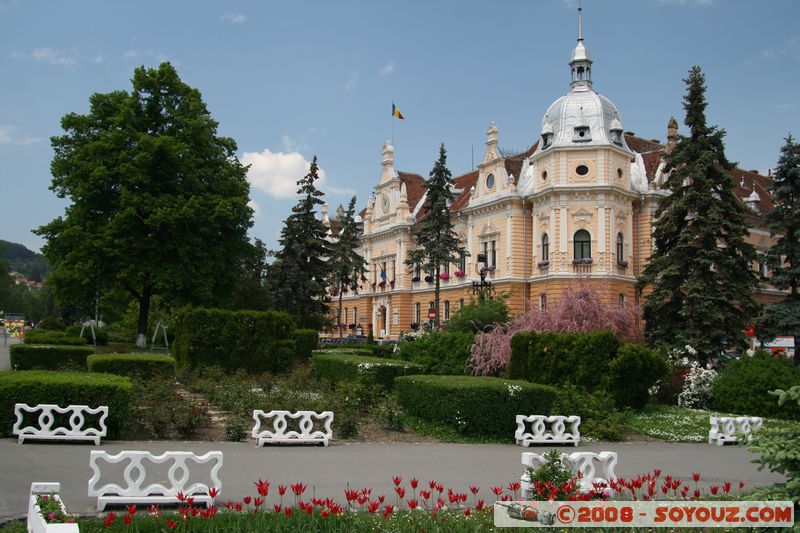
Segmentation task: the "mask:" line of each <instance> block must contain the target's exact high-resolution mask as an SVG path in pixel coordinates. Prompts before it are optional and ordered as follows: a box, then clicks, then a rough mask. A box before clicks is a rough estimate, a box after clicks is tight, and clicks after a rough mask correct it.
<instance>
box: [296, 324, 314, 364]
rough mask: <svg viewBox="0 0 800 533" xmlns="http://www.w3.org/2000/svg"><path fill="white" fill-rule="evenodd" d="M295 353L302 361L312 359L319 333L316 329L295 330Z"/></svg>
mask: <svg viewBox="0 0 800 533" xmlns="http://www.w3.org/2000/svg"><path fill="white" fill-rule="evenodd" d="M293 337H294V354H295V357H297V359H298V360H300V361H308V360H309V359H311V352H313V351H314V350H315V349H316V348H317V344H318V343H319V334H318V333H317V330H315V329H296V330H294V334H293Z"/></svg>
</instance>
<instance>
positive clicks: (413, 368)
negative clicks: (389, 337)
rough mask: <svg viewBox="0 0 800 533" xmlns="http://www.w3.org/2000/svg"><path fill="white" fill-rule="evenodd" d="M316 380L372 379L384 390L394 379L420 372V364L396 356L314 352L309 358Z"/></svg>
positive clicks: (334, 383)
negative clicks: (390, 357)
mask: <svg viewBox="0 0 800 533" xmlns="http://www.w3.org/2000/svg"><path fill="white" fill-rule="evenodd" d="M311 365H312V367H313V368H314V374H315V375H316V376H317V379H320V380H323V381H327V382H329V383H330V384H331V385H333V386H336V384H337V383H339V382H342V381H357V380H363V379H364V378H367V379H373V380H374V381H375V383H377V384H378V385H380V386H382V387H383V388H384V389H387V390H390V389H393V388H394V382H395V378H396V377H398V376H405V375H409V374H419V373H420V372H422V367H421V366H420V365H417V364H415V363H409V362H408V361H400V360H399V359H386V358H383V357H369V356H364V355H358V354H353V353H319V352H317V353H315V354H314V356H313V357H312V359H311Z"/></svg>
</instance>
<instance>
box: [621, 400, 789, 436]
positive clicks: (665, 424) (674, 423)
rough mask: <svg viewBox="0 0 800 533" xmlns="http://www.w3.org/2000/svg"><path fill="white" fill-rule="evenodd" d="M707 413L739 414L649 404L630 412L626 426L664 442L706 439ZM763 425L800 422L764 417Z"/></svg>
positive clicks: (783, 424) (771, 425)
mask: <svg viewBox="0 0 800 533" xmlns="http://www.w3.org/2000/svg"><path fill="white" fill-rule="evenodd" d="M710 416H741V415H733V414H730V413H718V412H715V411H704V410H701V409H688V408H686V407H678V406H675V405H663V404H649V405H647V407H645V408H644V410H643V411H641V412H634V413H631V415H630V417H629V419H628V420H627V424H628V426H629V427H630V428H631V429H632V430H633V431H635V432H636V433H638V434H639V435H642V436H645V437H651V438H654V439H659V440H663V441H667V442H706V441H707V440H708V431H709V429H710V427H711V426H710V424H709V422H708V419H709V417H710ZM764 425H765V426H770V427H778V428H789V427H792V426H795V427H797V426H798V425H800V422H792V421H788V420H777V419H773V418H766V419H764Z"/></svg>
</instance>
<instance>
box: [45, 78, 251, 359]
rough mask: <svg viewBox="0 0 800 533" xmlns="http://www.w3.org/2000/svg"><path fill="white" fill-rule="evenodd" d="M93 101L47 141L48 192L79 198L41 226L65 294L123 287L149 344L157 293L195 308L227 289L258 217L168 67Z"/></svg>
mask: <svg viewBox="0 0 800 533" xmlns="http://www.w3.org/2000/svg"><path fill="white" fill-rule="evenodd" d="M89 104H90V109H89V112H88V113H87V114H85V115H79V114H76V113H70V114H68V115H66V116H65V117H64V118H63V119H62V120H61V126H62V128H63V129H64V131H65V134H64V135H62V136H59V137H53V138H52V139H51V143H52V146H53V149H54V151H55V155H54V157H53V161H52V164H51V170H52V174H53V182H52V185H51V187H50V188H51V190H53V191H54V192H55V193H56V194H57V195H58V196H59V197H61V198H68V199H69V200H70V202H71V204H70V205H69V206H68V207H67V209H66V213H65V214H64V216H62V217H59V218H56V219H55V220H53V221H52V222H50V223H49V224H46V225H44V226H42V227H40V228H38V229H37V230H35V233H37V234H38V235H41V236H43V237H45V238H46V239H47V244H46V245H45V246H44V248H43V251H44V254H45V256H46V257H47V259H48V260H49V261H50V262H51V263H52V264H53V265H54V269H53V271H52V273H51V274H50V277H49V279H48V281H49V283H50V284H51V285H52V286H53V287H54V288H55V290H56V294H57V295H58V297H59V298H61V299H62V300H68V301H69V300H71V301H77V300H83V301H87V300H88V301H92V300H93V299H94V298H95V296H96V294H97V292H98V291H100V292H102V291H105V290H116V289H124V290H126V291H127V292H128V293H130V295H131V296H132V297H133V298H134V299H135V300H136V301H137V303H138V305H139V317H138V335H137V344H139V345H143V344H144V341H145V335H146V333H147V323H148V315H149V312H150V301H151V298H152V297H153V296H154V295H157V294H160V295H163V297H164V298H166V299H168V300H170V301H173V302H175V303H196V304H214V303H216V302H219V301H221V300H222V299H224V297H225V296H228V295H229V293H230V290H231V288H232V285H233V284H234V283H235V281H236V279H237V276H238V270H237V269H238V266H239V265H240V264H241V258H242V256H243V254H245V253H246V251H247V249H248V246H249V245H248V242H247V235H246V233H247V229H248V228H249V227H250V226H251V225H252V210H251V209H250V208H249V207H248V206H247V202H248V193H249V186H248V183H247V180H246V179H245V173H246V168H245V167H244V166H242V165H241V164H240V163H239V161H238V159H237V158H236V155H235V151H236V143H235V142H234V140H233V139H231V138H228V137H220V136H218V135H217V122H216V121H215V120H214V119H213V118H212V117H211V114H210V113H209V111H208V109H207V108H206V105H205V103H204V102H203V100H202V98H201V96H200V92H199V91H198V90H197V89H194V88H192V87H190V86H189V85H187V84H185V83H183V82H182V81H181V79H180V78H179V76H178V73H177V72H176V71H175V69H174V68H173V67H172V65H170V64H169V63H162V64H161V65H160V66H159V67H158V68H145V67H141V68H137V69H136V71H135V72H134V75H133V79H132V90H131V91H130V92H128V91H122V90H120V91H115V92H111V93H108V94H100V93H96V94H94V95H92V96H91V97H90V98H89Z"/></svg>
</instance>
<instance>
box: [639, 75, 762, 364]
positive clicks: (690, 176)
mask: <svg viewBox="0 0 800 533" xmlns="http://www.w3.org/2000/svg"><path fill="white" fill-rule="evenodd" d="M684 82H685V83H686V87H687V90H686V96H685V98H684V104H683V107H684V109H685V110H686V118H685V121H684V123H685V124H686V126H688V127H689V132H690V133H689V136H688V137H687V136H681V137H680V139H679V141H678V144H677V146H676V147H675V149H674V150H673V151H672V153H670V154H669V156H667V161H666V172H667V173H668V177H667V179H666V182H665V184H664V185H663V187H664V188H665V189H667V190H668V192H669V195H667V196H665V197H664V198H663V199H662V201H661V204H660V206H659V208H658V212H657V213H656V220H655V224H654V238H655V250H654V251H653V255H652V257H651V259H650V263H649V264H648V265H647V266H646V267H645V269H644V272H643V273H642V275H641V277H640V279H639V289H640V290H642V289H644V288H645V287H650V288H651V289H652V292H651V293H650V294H649V295H648V296H647V298H646V300H645V302H644V305H643V306H642V308H643V312H644V313H643V315H644V318H645V320H646V325H645V336H646V337H647V339H648V341H649V342H650V343H652V344H656V345H665V346H685V345H687V344H689V345H691V346H693V347H694V348H696V349H697V350H698V352H699V353H700V354H701V355H702V356H703V357H707V356H709V355H712V354H716V353H719V352H720V351H721V350H723V349H724V347H725V345H726V343H727V345H728V346H729V347H733V346H740V345H743V341H744V335H743V330H744V327H745V326H746V325H747V324H750V323H752V322H751V320H752V318H753V317H755V316H756V315H757V313H758V305H757V304H756V303H755V301H754V300H753V292H754V290H755V289H756V287H757V286H758V279H757V277H756V274H755V273H754V272H753V270H752V269H751V266H750V265H751V264H752V263H753V262H754V261H755V260H756V253H755V249H754V248H753V246H751V245H750V244H748V243H747V242H745V237H746V236H747V235H748V232H749V230H748V227H747V225H746V223H745V218H744V215H745V211H744V207H743V206H742V205H741V204H740V202H739V200H738V199H737V198H736V197H735V195H734V192H733V181H732V179H731V177H730V176H729V175H728V174H727V173H726V169H730V168H731V167H732V166H733V165H732V164H731V163H730V162H729V161H728V160H727V158H726V157H725V151H724V146H723V142H722V140H723V138H724V136H725V132H724V130H719V129H717V128H716V127H715V126H709V125H708V124H707V123H706V115H705V109H706V106H707V103H706V99H705V91H706V84H705V76H704V75H703V73H702V71H701V70H700V68H699V67H696V66H695V67H692V69H691V70H690V71H689V77H688V78H687V79H685V80H684Z"/></svg>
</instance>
